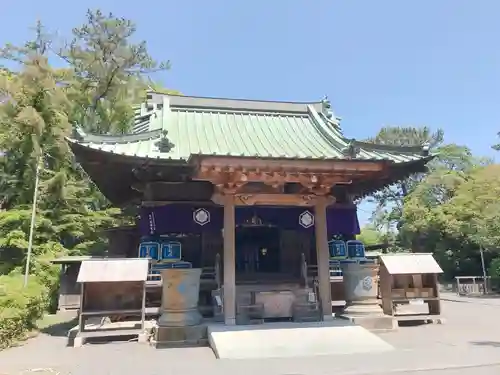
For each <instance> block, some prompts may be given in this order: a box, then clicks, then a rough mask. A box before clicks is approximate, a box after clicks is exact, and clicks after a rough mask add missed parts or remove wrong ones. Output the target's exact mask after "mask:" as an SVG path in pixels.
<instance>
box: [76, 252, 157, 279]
mask: <svg viewBox="0 0 500 375" xmlns="http://www.w3.org/2000/svg"><path fill="white" fill-rule="evenodd" d="M148 268H149V262H148V260H147V259H139V258H137V259H135V258H134V259H112V258H109V259H102V260H84V261H83V262H82V265H81V266H80V271H79V272H78V279H77V282H78V283H92V282H124V281H146V279H147V278H148Z"/></svg>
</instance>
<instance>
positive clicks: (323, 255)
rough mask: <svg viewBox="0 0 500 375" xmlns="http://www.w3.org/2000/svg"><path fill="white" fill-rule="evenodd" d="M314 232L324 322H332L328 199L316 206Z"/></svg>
mask: <svg viewBox="0 0 500 375" xmlns="http://www.w3.org/2000/svg"><path fill="white" fill-rule="evenodd" d="M314 212H315V214H314V231H315V235H316V254H317V259H318V281H319V296H320V299H321V306H322V314H323V320H332V319H333V318H332V296H331V291H330V264H329V262H330V257H329V255H328V233H327V227H326V198H325V197H318V201H317V203H316V205H315V206H314Z"/></svg>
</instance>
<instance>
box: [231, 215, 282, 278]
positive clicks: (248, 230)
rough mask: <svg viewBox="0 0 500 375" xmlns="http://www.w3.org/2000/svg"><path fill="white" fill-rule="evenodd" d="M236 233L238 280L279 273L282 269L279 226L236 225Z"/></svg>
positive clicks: (267, 276)
mask: <svg viewBox="0 0 500 375" xmlns="http://www.w3.org/2000/svg"><path fill="white" fill-rule="evenodd" d="M235 234H236V238H235V240H236V241H235V245H236V278H237V279H238V281H243V282H244V281H258V280H259V279H269V278H275V277H276V276H278V275H279V273H280V271H281V262H280V258H281V257H280V250H281V249H280V230H279V228H277V227H274V226H264V225H241V226H237V227H236V233H235ZM273 276H274V277H273Z"/></svg>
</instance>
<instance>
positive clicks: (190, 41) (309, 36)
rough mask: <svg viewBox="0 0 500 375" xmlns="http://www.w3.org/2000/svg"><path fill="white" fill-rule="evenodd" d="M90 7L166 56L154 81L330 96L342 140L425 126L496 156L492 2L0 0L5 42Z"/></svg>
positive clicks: (498, 94) (254, 95)
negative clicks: (121, 21) (130, 24)
mask: <svg viewBox="0 0 500 375" xmlns="http://www.w3.org/2000/svg"><path fill="white" fill-rule="evenodd" d="M87 8H100V9H102V10H103V11H106V12H108V11H112V12H114V13H115V14H116V15H119V16H123V17H126V18H130V19H132V20H134V21H135V22H136V23H137V26H138V33H137V38H138V39H145V40H147V41H148V45H149V50H150V53H151V54H152V55H153V56H154V57H155V58H156V59H158V60H166V59H169V60H171V62H172V69H171V70H170V71H169V72H166V73H163V74H161V76H159V77H156V78H158V79H161V81H162V82H163V84H164V85H165V86H167V87H169V88H173V89H177V90H179V91H181V92H182V93H184V94H186V95H201V96H222V97H238V98H249V99H268V100H290V101H294V100H297V101H302V100H304V101H305V100H317V99H321V98H322V97H323V96H324V95H328V96H329V98H330V100H331V102H332V105H333V109H334V110H335V113H336V115H338V116H340V117H342V118H343V122H342V125H343V129H344V133H345V134H346V135H347V136H349V137H351V136H352V137H356V138H365V137H368V136H370V135H373V134H375V133H376V132H377V131H378V129H379V128H380V127H381V126H383V125H412V126H421V125H427V126H430V127H432V128H442V129H444V131H445V138H446V141H448V142H455V143H459V144H467V145H468V146H469V147H471V148H472V150H473V151H474V152H475V153H477V154H481V155H485V156H495V152H494V151H492V150H491V149H490V146H491V144H492V143H494V142H495V141H496V132H497V131H498V130H500V110H495V107H497V108H498V106H497V103H498V101H499V98H500V47H499V40H500V22H498V14H500V1H498V0H476V1H471V0H439V1H436V0H420V1H411V2H410V1H401V0H399V1H398V0H378V1H369V0H364V1H361V0H349V1H347V0H344V1H341V0H252V1H234V0H233V1H231V0H211V1H203V0H182V1H178V0H177V1H174V0H164V1H160V0H158V1H147V2H144V3H142V2H138V1H130V0H120V1H115V0H99V1H96V0H91V1H76V2H71V1H60V0H45V1H39V0H31V1H29V0H24V1H23V0H16V1H12V0H3V2H2V12H1V13H0V44H3V43H5V42H13V43H19V42H22V41H24V40H26V39H28V38H29V37H30V30H29V27H30V26H31V25H33V24H34V22H35V21H36V20H37V19H41V20H42V21H43V22H44V23H45V24H46V26H47V27H48V28H50V29H51V30H53V31H57V32H59V33H60V34H62V35H64V34H67V33H69V31H70V30H71V27H73V26H75V25H79V24H80V23H82V22H83V21H84V20H85V11H86V9H87ZM361 210H363V211H367V210H369V207H367V206H362V207H361ZM366 217H367V214H366V213H363V212H361V218H362V221H365V220H366Z"/></svg>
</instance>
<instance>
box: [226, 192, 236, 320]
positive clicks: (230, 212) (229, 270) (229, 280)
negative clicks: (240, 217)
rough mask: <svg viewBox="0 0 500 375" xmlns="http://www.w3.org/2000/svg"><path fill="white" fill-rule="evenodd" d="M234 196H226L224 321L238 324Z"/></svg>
mask: <svg viewBox="0 0 500 375" xmlns="http://www.w3.org/2000/svg"><path fill="white" fill-rule="evenodd" d="M234 232H235V219H234V197H233V196H232V195H226V196H224V322H225V324H227V325H235V324H236V270H235V267H236V258H235V239H234V238H235V235H234Z"/></svg>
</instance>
